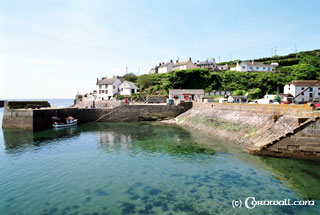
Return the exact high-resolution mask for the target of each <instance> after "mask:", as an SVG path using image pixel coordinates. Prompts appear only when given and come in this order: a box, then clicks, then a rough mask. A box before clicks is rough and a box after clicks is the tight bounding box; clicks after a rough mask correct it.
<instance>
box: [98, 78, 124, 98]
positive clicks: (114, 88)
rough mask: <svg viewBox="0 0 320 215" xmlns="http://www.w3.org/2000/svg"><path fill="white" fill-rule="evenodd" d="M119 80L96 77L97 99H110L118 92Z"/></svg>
mask: <svg viewBox="0 0 320 215" xmlns="http://www.w3.org/2000/svg"><path fill="white" fill-rule="evenodd" d="M120 84H121V81H120V80H119V79H118V78H106V77H105V78H102V79H101V80H99V79H97V84H96V85H97V99H96V100H111V99H113V97H114V96H115V95H116V94H118V93H119V85H120Z"/></svg>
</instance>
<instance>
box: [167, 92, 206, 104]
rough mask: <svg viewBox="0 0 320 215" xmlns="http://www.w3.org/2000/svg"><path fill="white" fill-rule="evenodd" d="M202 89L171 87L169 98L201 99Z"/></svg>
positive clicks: (198, 100) (197, 100)
mask: <svg viewBox="0 0 320 215" xmlns="http://www.w3.org/2000/svg"><path fill="white" fill-rule="evenodd" d="M203 96H204V91H203V90H202V89H171V90H169V99H173V100H176V101H177V100H185V101H196V102H200V101H202V98H203Z"/></svg>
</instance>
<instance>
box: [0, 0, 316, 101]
mask: <svg viewBox="0 0 320 215" xmlns="http://www.w3.org/2000/svg"><path fill="white" fill-rule="evenodd" d="M319 11H320V1H319V0H305V1H300V0H282V1H279V0H220V1H216V0H194V1H193V0H175V1H172V0H167V1H166V0H158V1H151V0H137V1H135V0H130V1H129V0H127V1H124V0H110V1H107V0H88V1H85V0H52V1H51V0H46V1H42V0H37V1H36V0H0V100H1V99H46V98H48V99H49V98H60V99H62V98H74V97H75V95H76V94H77V92H91V91H93V90H94V89H95V83H96V80H97V78H101V77H105V76H106V77H113V76H115V75H119V76H122V75H124V74H125V73H126V67H127V68H128V72H133V73H136V74H144V73H148V71H149V70H150V68H151V67H153V66H155V65H156V64H158V63H159V62H168V61H170V60H171V59H172V60H174V61H175V60H177V59H178V58H179V60H180V61H182V60H187V59H188V58H189V57H191V58H192V60H194V61H196V60H206V59H207V58H209V59H210V58H215V59H216V61H217V62H219V59H220V61H221V62H222V61H229V60H230V59H233V60H234V59H241V60H246V59H254V58H259V57H269V56H270V55H271V50H272V49H274V48H275V47H277V54H278V55H285V54H289V53H293V52H294V51H295V46H296V47H297V49H298V51H305V50H313V49H319V48H320V13H319Z"/></svg>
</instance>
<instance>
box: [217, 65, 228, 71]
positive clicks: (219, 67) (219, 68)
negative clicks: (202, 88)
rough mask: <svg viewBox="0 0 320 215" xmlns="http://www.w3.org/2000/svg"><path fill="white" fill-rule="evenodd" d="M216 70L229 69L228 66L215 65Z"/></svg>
mask: <svg viewBox="0 0 320 215" xmlns="http://www.w3.org/2000/svg"><path fill="white" fill-rule="evenodd" d="M217 68H218V70H228V69H229V65H228V64H226V65H217Z"/></svg>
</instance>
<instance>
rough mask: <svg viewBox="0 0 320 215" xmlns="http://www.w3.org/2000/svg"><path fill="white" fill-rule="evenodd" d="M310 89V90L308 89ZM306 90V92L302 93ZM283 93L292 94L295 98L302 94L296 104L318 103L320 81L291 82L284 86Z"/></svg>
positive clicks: (296, 99)
mask: <svg viewBox="0 0 320 215" xmlns="http://www.w3.org/2000/svg"><path fill="white" fill-rule="evenodd" d="M312 85H313V86H312ZM310 86H312V87H310ZM308 87H310V88H309V89H307V88H308ZM306 89H307V90H306ZM304 90H306V91H305V92H302V91H304ZM283 93H284V94H291V95H292V96H294V97H295V96H297V95H298V94H300V93H301V95H299V96H298V97H297V98H295V100H294V101H295V102H296V103H304V102H312V101H317V100H319V99H320V81H318V80H301V81H291V82H289V83H288V84H286V85H285V86H284V90H283Z"/></svg>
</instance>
